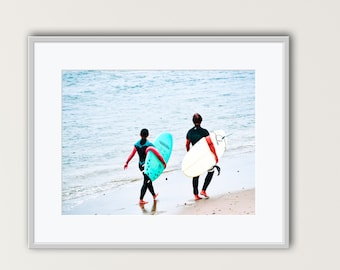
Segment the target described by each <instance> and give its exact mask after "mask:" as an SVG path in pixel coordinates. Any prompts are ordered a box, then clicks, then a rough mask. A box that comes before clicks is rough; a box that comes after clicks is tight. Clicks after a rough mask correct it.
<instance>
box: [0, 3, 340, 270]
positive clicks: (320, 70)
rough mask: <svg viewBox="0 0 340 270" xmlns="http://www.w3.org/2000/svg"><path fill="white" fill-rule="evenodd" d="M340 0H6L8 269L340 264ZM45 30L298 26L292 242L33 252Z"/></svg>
mask: <svg viewBox="0 0 340 270" xmlns="http://www.w3.org/2000/svg"><path fill="white" fill-rule="evenodd" d="M339 3H340V2H339V1H337V0H310V1H295V0H285V1H269V0H257V1H253V0H239V1H222V0H209V1H202V0H186V1H185V0H172V1H160V0H145V1H143V0H125V1H115V0H97V1H89V0H82V1H80V0H73V1H70V0H67V1H66V0H59V1H46V0H31V1H23V0H18V1H13V0H3V1H1V3H0V30H1V31H0V32H1V38H0V39H1V43H0V44H1V46H0V78H1V80H0V82H1V84H0V97H1V98H0V123H1V133H0V136H1V137H0V180H1V183H2V187H1V188H0V202H1V203H0V210H1V211H0V213H1V216H0V217H1V219H0V240H1V241H0V254H1V255H0V269H6V270H7V269H35V270H40V269H44V270H45V269H49V270H54V269H58V270H59V269H82V270H86V269H91V270H92V269H139V270H140V269H152V268H157V269H171V270H173V269H179V268H177V267H180V269H207V268H209V269H233V270H236V269H276V270H279V269H336V268H337V267H338V268H339V266H340V263H339V260H338V258H337V256H338V253H339V252H338V251H339V247H338V243H339V240H340V239H339V238H340V234H339V231H338V229H339V228H340V224H339V223H340V222H339V220H340V219H339V209H340V203H339V201H340V200H339V198H338V197H339V189H340V181H339V180H340V173H339V164H340V162H339V156H338V155H339V152H340V143H339V139H340V125H339V116H340V106H339V99H340V91H339V90H340V88H339V74H338V73H339V62H340V53H339V48H340V35H339V26H340V16H339V10H340V4H339ZM37 34H46V35H61V34H62V35H65V34H66V35H75V34H77V35H110V34H111V35H120V34H125V35H134V34H135V35H142V34H159V35H167V34H176V35H186V34H195V35H205V34H207V35H214V34H218V35H222V34H224V35H234V34H240V35H267V34H268V35H270V34H274V35H290V42H291V44H290V50H291V68H290V71H291V72H290V73H291V74H290V75H291V90H290V113H291V120H290V123H291V125H290V130H291V132H290V135H291V158H290V164H291V179H290V180H291V192H290V197H291V247H290V249H288V250H161V251H157V250H151V251H150V250H29V249H27V36H28V35H37ZM113 229H114V228H113ZM136 229H138V228H136ZM213 231H214V230H213V228H211V231H210V233H213ZM202 233H203V232H202ZM198 237H199V236H198Z"/></svg>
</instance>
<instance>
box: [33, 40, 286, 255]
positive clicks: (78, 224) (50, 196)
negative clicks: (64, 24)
mask: <svg viewBox="0 0 340 270" xmlns="http://www.w3.org/2000/svg"><path fill="white" fill-rule="evenodd" d="M28 97H29V98H28V129H29V130H28V155H29V156H28V170H29V175H28V238H29V239H28V245H29V248H119V249H121V248H193V249H194V248H288V247H289V37H288V36H30V37H28Z"/></svg>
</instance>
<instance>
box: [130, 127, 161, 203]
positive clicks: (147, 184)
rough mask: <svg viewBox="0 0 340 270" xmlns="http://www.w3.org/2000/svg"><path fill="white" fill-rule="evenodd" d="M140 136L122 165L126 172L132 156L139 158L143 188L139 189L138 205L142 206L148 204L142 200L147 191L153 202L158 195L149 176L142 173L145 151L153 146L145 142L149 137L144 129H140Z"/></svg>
mask: <svg viewBox="0 0 340 270" xmlns="http://www.w3.org/2000/svg"><path fill="white" fill-rule="evenodd" d="M140 136H141V139H140V140H138V141H137V142H136V143H135V145H134V147H133V149H132V152H131V154H130V155H129V157H128V159H127V161H126V162H125V164H124V170H126V169H127V168H128V164H129V162H130V160H131V159H132V158H133V157H134V155H135V154H136V152H137V153H138V156H139V163H138V166H139V169H140V170H141V172H142V173H143V177H144V181H143V186H142V188H141V191H140V197H139V203H140V204H142V205H143V204H146V203H148V202H146V201H144V200H143V198H144V195H145V193H146V190H147V189H148V190H149V191H150V193H151V194H152V196H153V199H154V200H156V197H157V196H158V194H156V193H155V191H154V189H153V185H152V181H151V180H150V178H149V176H147V175H146V174H145V173H144V164H145V159H146V149H147V148H148V147H150V146H153V144H152V143H151V142H149V141H148V140H147V137H148V136H149V131H148V130H147V129H146V128H144V129H142V130H141V132H140Z"/></svg>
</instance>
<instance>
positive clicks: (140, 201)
mask: <svg viewBox="0 0 340 270" xmlns="http://www.w3.org/2000/svg"><path fill="white" fill-rule="evenodd" d="M147 203H148V202H146V201H143V200H139V204H141V205H143V204H147Z"/></svg>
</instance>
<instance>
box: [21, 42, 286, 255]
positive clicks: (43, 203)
mask: <svg viewBox="0 0 340 270" xmlns="http://www.w3.org/2000/svg"><path fill="white" fill-rule="evenodd" d="M202 43H205V44H207V50H206V51H202V52H201V53H202V55H204V54H210V51H209V49H210V47H209V46H212V47H214V44H219V45H222V46H223V45H228V46H229V45H230V44H236V45H240V47H242V48H243V46H245V47H247V46H250V47H252V46H253V47H255V48H256V50H257V48H258V47H261V46H262V45H264V49H263V50H262V49H260V51H261V52H263V56H262V57H263V60H265V59H266V57H267V56H266V53H265V48H266V46H267V45H272V44H274V45H275V46H276V45H279V46H280V48H281V49H280V50H277V51H278V54H279V55H278V57H277V58H278V59H279V60H278V62H279V63H278V64H277V66H278V67H279V72H278V73H281V75H280V76H281V77H280V78H279V82H278V83H277V93H275V97H276V98H277V100H278V101H276V102H278V103H277V104H279V105H280V109H278V110H279V111H278V112H276V114H275V115H276V116H278V117H276V118H275V119H274V120H275V121H277V122H278V123H279V125H280V127H281V136H280V138H279V139H274V142H276V143H278V144H279V145H278V147H279V148H280V149H281V152H280V155H279V156H280V157H281V158H277V160H272V159H271V158H270V157H267V158H268V160H266V162H268V166H271V165H273V164H271V163H275V164H274V165H275V166H277V167H278V168H279V169H280V172H282V174H281V176H280V177H277V178H278V179H276V180H277V186H278V187H279V188H278V191H277V192H279V193H278V194H280V196H279V197H280V199H279V201H278V203H277V205H278V206H279V207H277V208H278V209H277V208H275V209H274V210H275V211H277V212H278V213H279V214H278V215H275V217H274V219H275V218H276V217H277V221H275V222H271V221H270V219H271V218H272V217H270V216H269V215H268V213H269V209H264V208H265V207H266V206H264V203H266V202H268V201H266V200H264V202H263V203H262V202H260V203H259V204H258V203H256V206H257V210H256V215H255V217H254V218H253V219H257V218H258V219H261V220H260V221H259V222H257V221H254V224H256V225H255V226H254V227H256V226H258V227H259V230H260V231H261V232H259V235H261V233H262V234H263V235H262V236H260V237H257V236H256V235H255V234H256V233H257V229H254V228H251V227H249V228H248V227H247V226H248V225H247V224H244V225H245V227H246V228H247V229H248V231H253V234H251V233H249V237H248V239H242V240H240V241H238V240H237V237H236V238H235V239H236V240H235V239H234V238H233V237H231V238H228V237H225V238H224V236H223V235H224V232H223V231H222V230H221V229H220V230H219V229H217V232H216V231H214V229H212V228H210V229H209V231H210V233H211V234H213V233H219V234H221V238H222V241H216V240H215V237H212V238H211V240H210V239H205V240H204V241H200V240H197V241H191V240H190V239H191V238H188V239H189V240H186V238H185V236H184V234H183V239H184V240H183V241H181V240H180V238H176V239H175V240H174V241H169V238H168V237H166V234H165V233H164V231H165V232H166V231H168V232H169V229H170V227H169V226H171V225H169V224H171V223H176V222H177V217H172V216H170V217H167V218H166V221H165V220H157V223H160V224H163V225H162V226H164V228H165V230H164V228H163V229H160V228H156V229H153V232H154V233H155V234H156V235H157V237H159V240H157V241H155V240H154V239H151V240H150V242H149V241H145V239H144V238H142V239H126V241H125V239H123V240H122V239H121V238H119V237H118V234H117V233H116V234H114V235H111V236H110V237H107V238H106V237H105V236H103V235H100V236H98V237H97V235H96V234H97V232H98V230H97V231H94V230H93V231H91V230H89V229H87V231H86V233H85V232H84V238H82V235H81V234H80V235H79V237H78V238H73V237H72V236H71V235H68V236H66V234H67V233H70V234H72V232H75V231H77V226H79V225H81V226H86V224H88V223H90V225H89V226H92V225H94V227H93V228H94V229H98V228H103V230H104V231H105V230H107V231H106V233H107V235H110V234H111V232H110V229H109V228H112V226H111V225H112V224H115V223H119V224H120V225H119V226H120V228H121V227H124V224H126V222H131V220H132V221H133V220H134V219H136V223H138V222H140V220H139V218H138V217H134V216H132V217H128V218H121V217H113V219H114V220H110V219H111V217H107V216H105V217H91V219H90V220H87V219H86V218H85V217H63V216H62V215H61V214H60V211H59V210H60V209H59V208H58V207H60V198H56V197H55V196H54V195H55V193H54V191H53V189H52V188H51V189H48V188H47V189H46V187H45V186H44V187H41V183H42V178H43V177H44V174H45V173H46V172H45V171H46V170H49V169H50V168H49V166H50V167H51V168H54V167H56V168H60V167H59V165H58V166H56V164H54V163H58V162H60V159H61V157H60V156H59V157H56V156H55V155H54V154H51V153H48V152H46V153H44V151H43V150H42V149H40V148H39V149H38V147H37V144H38V143H39V144H40V142H41V141H44V140H47V141H48V140H49V139H50V138H46V134H47V135H48V134H50V133H48V132H46V133H45V132H44V129H45V128H46V129H48V128H49V127H44V126H42V123H45V122H44V121H46V120H44V119H45V118H46V117H48V115H49V114H50V113H51V111H44V109H42V108H41V107H39V108H37V104H40V103H46V102H47V103H48V102H54V101H53V96H54V95H52V96H51V99H49V91H51V90H50V89H44V91H45V92H44V93H45V94H44V95H43V96H39V95H40V94H41V93H42V91H41V84H42V83H43V84H46V81H45V80H46V79H45V78H46V77H49V76H51V77H53V76H56V75H55V74H59V75H60V73H58V72H59V70H60V67H62V68H63V62H62V61H63V59H64V58H63V57H61V60H60V58H59V59H58V55H64V52H66V54H65V55H66V56H67V53H68V52H67V50H68V48H67V46H68V45H70V44H72V46H75V47H77V46H82V45H83V44H93V46H94V47H96V46H98V48H101V46H102V45H103V44H114V45H115V44H123V45H124V44H125V45H130V44H132V45H134V46H135V45H136V44H143V45H145V46H148V45H149V44H152V45H153V46H156V47H157V46H158V45H159V46H162V45H163V44H167V46H168V47H169V48H170V51H169V54H170V55H171V53H172V51H171V48H172V45H176V46H178V45H179V47H181V44H192V45H195V44H202ZM228 46H227V47H228ZM88 48H90V49H89V50H88V51H87V49H88ZM114 48H116V49H117V48H118V49H120V48H124V46H117V47H115V46H114ZM153 48H154V47H153ZM233 48H234V47H233ZM80 49H81V50H84V51H83V54H82V56H85V55H86V54H88V53H89V54H90V55H91V53H92V54H94V52H96V51H97V49H96V48H94V49H93V48H92V46H89V47H85V48H83V47H81V48H80ZM122 50H125V49H122ZM226 50H228V48H227V49H226ZM241 50H242V49H241ZM245 50H247V48H246V49H245ZM256 50H255V51H256ZM42 52H43V53H42ZM41 53H42V55H46V54H47V55H51V54H54V53H55V54H56V55H57V57H54V58H53V59H54V60H55V62H53V61H52V62H48V61H42V60H41V56H40V54H41ZM122 53H123V54H128V51H127V52H125V51H123V52H122ZM241 53H242V52H241ZM150 57H151V58H152V54H151V55H150ZM94 58H95V57H92V59H91V61H92V64H91V65H90V68H92V67H93V66H95V67H97V66H98V67H102V68H104V69H107V68H110V67H109V66H108V65H109V64H107V63H104V64H102V63H98V65H97V64H96V63H95V64H93V61H95V60H93V59H94ZM166 59H168V58H166ZM58 61H59V62H58ZM75 61H79V62H78V63H67V65H65V68H69V67H70V66H72V67H76V68H79V67H81V66H84V69H85V68H86V57H85V58H83V59H81V58H76V60H75ZM130 61H132V62H133V60H130ZM185 61H186V59H182V60H179V63H178V67H179V68H182V67H185V68H187V66H188V65H189V64H188V63H186V62H185ZM216 61H217V62H218V61H219V60H218V59H216ZM241 62H242V63H241ZM264 62H266V61H264ZM240 63H241V64H240V68H245V67H244V65H245V64H244V63H246V60H245V59H242V61H240ZM54 65H55V66H57V67H56V69H57V71H55V70H54V69H53V66H54ZM143 65H144V63H136V66H138V68H141V69H143ZM201 65H202V66H204V62H203V63H201ZM221 65H222V64H221ZM189 66H190V65H189ZM217 66H220V63H219V64H217ZM249 66H251V67H253V66H254V65H253V63H251V64H250V65H249ZM255 66H256V65H255ZM113 68H117V67H116V66H115V67H113ZM122 68H126V66H124V67H122ZM212 68H214V63H213V62H212V63H209V64H208V65H207V69H212ZM227 68H229V67H227ZM265 68H268V70H269V69H271V68H272V67H265ZM274 68H275V67H274ZM46 70H47V71H46ZM49 70H52V71H51V73H53V72H54V73H53V74H52V75H51V74H48V72H49ZM59 75H58V76H59ZM42 77H45V78H42ZM263 77H264V80H265V79H266V74H264V75H263ZM55 79H56V81H57V80H60V78H55ZM257 79H258V77H257ZM260 79H263V78H260ZM42 81H44V82H42ZM50 83H51V89H52V88H53V89H57V90H52V91H54V92H58V91H60V88H58V87H57V86H55V85H52V84H53V80H52V81H51V82H50ZM47 84H48V82H47ZM265 93H266V92H265ZM54 94H56V95H59V94H60V93H54ZM257 98H258V97H257ZM46 99H48V100H46ZM259 99H261V100H262V103H261V104H265V103H270V102H272V101H271V100H266V97H265V96H261V97H259ZM47 107H49V106H47ZM55 107H57V108H58V107H59V108H60V103H58V104H55V106H52V110H53V108H55ZM43 108H46V106H45V107H43ZM269 108H271V106H269ZM48 110H50V109H48ZM273 110H275V108H274V109H273ZM55 113H56V115H58V114H60V112H55ZM264 113H269V114H270V113H273V111H266V109H264ZM260 120H261V119H260ZM268 122H269V121H268ZM266 123H267V122H266ZM57 124H58V123H57ZM259 126H261V121H260V122H259ZM52 128H53V127H52ZM266 128H269V127H268V126H261V127H259V128H258V133H257V134H261V132H264V129H266ZM44 143H46V144H48V142H44ZM44 143H43V145H44ZM52 143H53V142H52ZM37 149H38V150H37ZM56 153H60V149H59V150H58V149H56ZM42 160H44V164H42V162H41V161H42ZM42 167H44V170H42ZM46 167H47V168H46ZM256 170H257V171H261V168H258V167H256ZM46 181H49V180H46ZM51 181H55V182H57V181H60V182H61V179H59V178H58V179H57V178H56V179H55V180H51ZM57 186H58V184H57ZM256 188H258V186H257V187H256ZM44 189H45V190H44ZM259 189H260V190H262V192H261V193H257V197H256V200H258V199H259V200H261V197H260V196H262V195H261V194H262V193H269V192H270V191H268V190H267V189H266V187H265V186H264V185H262V186H261V185H260V187H259ZM45 191H46V192H45ZM49 192H50V193H49ZM42 193H44V195H41V194H42ZM268 197H270V196H268ZM50 200H51V201H53V202H51V201H50ZM49 205H53V207H55V208H56V209H52V208H51V209H52V211H50V209H47V210H46V208H48V207H49ZM261 207H264V208H263V209H264V210H263V211H262V208H261ZM289 207H290V205H289V37H288V36H29V37H28V247H29V248H77V249H78V248H119V249H124V248H141V249H148V248H151V249H153V248H157V249H158V248H166V249H169V248H170V249H171V248H175V249H179V248H188V249H197V248H200V249H202V248H288V247H289ZM45 211H46V212H53V213H54V214H51V215H52V216H53V215H54V216H55V221H56V222H52V221H51V223H50V221H47V220H44V219H45V217H44V214H43V213H46V212H45ZM54 216H53V217H54ZM193 218H194V219H195V217H193ZM226 218H227V217H226ZM230 218H231V217H228V220H230ZM232 218H235V219H238V218H240V217H232ZM121 219H124V220H123V221H121ZM125 219H128V220H125ZM182 219H185V220H184V221H183V223H189V224H190V222H191V221H192V218H187V217H182V218H181V220H180V221H181V222H182ZM211 219H212V217H210V216H205V217H202V220H203V222H207V224H208V225H211V224H214V222H222V223H223V222H224V221H223V217H222V218H221V219H222V221H221V220H220V219H215V217H214V220H211ZM262 219H263V220H262ZM205 220H206V221H205ZM141 222H142V223H143V222H146V223H148V222H151V225H152V222H153V221H150V220H149V219H148V220H146V221H145V220H144V219H143V220H142V221H141ZM237 222H241V223H242V219H240V221H237ZM244 222H246V223H248V220H247V219H246V220H245V221H244ZM251 222H253V221H251ZM121 223H122V224H121ZM269 223H270V224H271V223H272V224H276V225H277V228H273V230H274V232H273V236H268V235H265V233H264V232H263V231H262V227H263V226H264V227H265V226H266V225H265V224H269ZM51 224H54V225H55V228H51V227H50V225H51ZM70 224H71V225H72V226H73V224H75V225H74V227H72V226H70V227H68V226H69V225H70ZM54 225H53V226H54ZM53 226H52V227H53ZM271 226H272V225H271ZM256 228H257V227H256ZM68 229H70V231H69V232H68ZM113 230H114V228H113ZM136 230H138V226H137V227H136ZM160 230H163V233H162V232H158V231H160ZM174 233H177V234H181V233H183V232H181V231H177V232H174ZM185 233H188V234H190V232H189V231H188V230H185ZM85 234H86V235H87V234H90V235H92V237H87V236H86V237H85ZM121 234H124V231H123V230H121ZM125 234H126V235H128V233H125ZM235 234H239V235H240V236H239V237H240V238H242V236H241V234H242V233H241V232H239V231H237V230H235ZM57 236H59V237H57ZM115 238H119V239H118V240H117V241H115ZM163 238H164V239H163ZM58 239H60V241H59V240H58ZM229 239H230V240H229ZM262 239H263V240H262Z"/></svg>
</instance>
